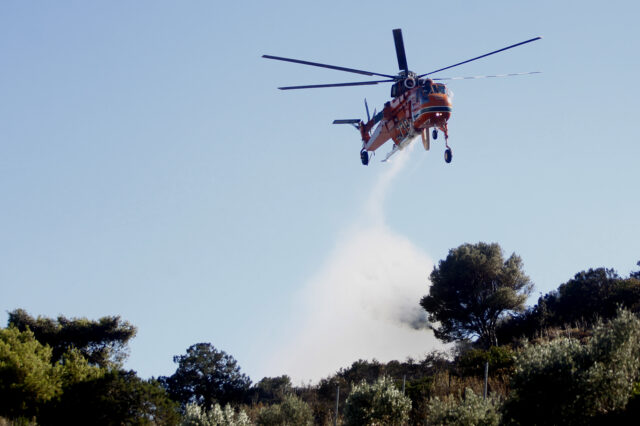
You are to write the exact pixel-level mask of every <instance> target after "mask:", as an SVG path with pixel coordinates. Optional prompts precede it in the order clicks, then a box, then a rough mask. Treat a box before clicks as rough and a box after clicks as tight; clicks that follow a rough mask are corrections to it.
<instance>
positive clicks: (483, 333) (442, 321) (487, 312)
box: [420, 242, 533, 347]
mask: <svg viewBox="0 0 640 426" xmlns="http://www.w3.org/2000/svg"><path fill="white" fill-rule="evenodd" d="M430 279H431V287H430V289H429V294H428V295H427V296H425V297H423V298H422V300H421V301H420V305H421V306H422V307H423V308H424V309H425V310H426V311H427V313H428V315H429V321H431V322H432V323H435V324H436V325H435V326H432V328H433V331H434V333H435V335H436V337H437V338H439V339H441V340H443V341H444V342H451V341H454V340H465V339H469V338H477V339H478V341H479V343H481V344H482V345H483V346H485V347H489V346H491V345H497V344H498V342H497V338H496V327H497V324H498V321H499V320H500V319H501V318H503V317H504V316H506V315H507V314H508V313H510V312H514V311H522V310H523V309H524V302H525V300H526V299H527V296H528V295H529V294H530V293H531V291H532V290H533V284H531V282H530V279H529V277H528V276H527V275H525V273H524V271H523V265H522V259H521V258H520V257H519V256H517V255H516V254H515V253H514V254H512V255H511V256H510V257H509V258H508V259H506V260H505V259H504V257H503V255H502V249H501V248H500V246H499V245H498V244H497V243H492V244H487V243H482V242H480V243H477V244H463V245H461V246H460V247H458V248H455V249H452V250H450V251H449V254H448V256H447V258H446V259H444V260H441V261H440V262H439V264H438V266H436V267H434V269H433V272H431V276H430Z"/></svg>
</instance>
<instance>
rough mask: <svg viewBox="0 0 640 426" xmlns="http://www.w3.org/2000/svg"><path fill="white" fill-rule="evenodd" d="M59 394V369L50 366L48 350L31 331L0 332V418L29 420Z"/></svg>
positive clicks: (11, 329) (60, 380) (5, 330)
mask: <svg viewBox="0 0 640 426" xmlns="http://www.w3.org/2000/svg"><path fill="white" fill-rule="evenodd" d="M61 393H62V377H61V375H60V367H59V366H54V365H52V364H51V348H49V347H47V346H44V345H42V344H41V343H40V342H38V341H37V340H36V339H35V337H34V335H33V333H32V332H31V331H28V330H27V331H24V332H21V331H20V330H18V329H17V328H15V327H9V328H7V329H1V330H0V415H1V416H5V417H9V418H15V417H33V416H35V415H36V414H38V411H39V408H40V407H41V406H42V405H43V404H44V403H46V402H48V401H49V400H51V399H53V398H55V397H57V396H59V395H60V394H61Z"/></svg>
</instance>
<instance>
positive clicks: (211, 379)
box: [160, 343, 251, 406]
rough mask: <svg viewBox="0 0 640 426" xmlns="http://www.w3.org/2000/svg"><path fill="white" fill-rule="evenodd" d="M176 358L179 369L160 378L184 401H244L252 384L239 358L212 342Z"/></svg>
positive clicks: (198, 402)
mask: <svg viewBox="0 0 640 426" xmlns="http://www.w3.org/2000/svg"><path fill="white" fill-rule="evenodd" d="M173 362H175V363H177V364H178V368H177V369H176V372H175V373H174V374H173V375H172V376H170V377H161V378H160V380H161V382H162V383H163V384H164V386H165V387H166V389H167V390H168V391H169V394H170V395H171V397H172V398H173V399H174V400H176V401H179V402H180V403H182V404H183V405H186V404H188V403H190V402H195V403H197V404H199V405H202V406H206V405H212V404H214V403H216V402H217V403H219V404H227V403H230V402H241V401H242V399H243V398H244V396H245V393H246V391H247V390H248V389H249V386H250V385H251V380H250V379H249V377H247V376H246V375H245V374H242V373H241V372H240V367H239V366H238V363H237V361H236V360H235V359H234V358H233V357H232V356H231V355H228V354H227V353H226V352H224V351H218V350H217V349H216V348H214V347H213V345H211V344H210V343H196V344H195V345H192V346H190V347H189V348H188V349H187V353H186V355H179V356H175V357H173Z"/></svg>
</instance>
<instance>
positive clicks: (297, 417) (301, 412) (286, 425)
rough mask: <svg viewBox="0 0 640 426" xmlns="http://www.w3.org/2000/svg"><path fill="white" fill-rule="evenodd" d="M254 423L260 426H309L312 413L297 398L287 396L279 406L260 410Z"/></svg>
mask: <svg viewBox="0 0 640 426" xmlns="http://www.w3.org/2000/svg"><path fill="white" fill-rule="evenodd" d="M256 423H257V424H258V425H260V426H310V425H312V424H313V411H312V410H311V408H310V407H309V405H308V404H307V403H306V402H304V401H303V400H301V399H300V398H298V397H297V396H295V395H287V396H286V397H285V398H284V400H283V401H282V402H281V403H280V404H274V405H269V406H266V407H264V408H262V409H261V410H260V413H259V414H258V419H257V421H256Z"/></svg>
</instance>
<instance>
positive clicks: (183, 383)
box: [0, 243, 640, 426]
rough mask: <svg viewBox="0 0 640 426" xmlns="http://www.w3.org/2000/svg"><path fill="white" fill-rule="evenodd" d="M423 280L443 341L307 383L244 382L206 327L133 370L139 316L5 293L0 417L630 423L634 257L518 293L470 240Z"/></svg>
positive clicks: (519, 287) (499, 264) (638, 400)
mask: <svg viewBox="0 0 640 426" xmlns="http://www.w3.org/2000/svg"><path fill="white" fill-rule="evenodd" d="M638 266H640V262H638ZM430 280H431V283H432V284H431V286H429V283H428V282H426V281H425V293H427V292H428V293H427V294H425V296H424V297H423V298H422V299H421V300H416V304H420V305H421V306H422V307H423V308H424V309H425V310H426V312H427V314H428V316H429V320H430V321H431V324H432V330H433V331H434V332H435V334H436V336H437V337H438V338H439V339H441V340H442V341H444V342H452V343H454V345H453V349H452V350H451V351H450V352H447V353H442V352H431V353H427V354H425V355H424V357H422V358H421V359H411V358H408V359H406V360H402V361H390V362H386V363H383V362H379V361H376V360H354V362H353V363H352V364H351V365H350V366H345V367H344V368H341V369H340V370H338V371H337V372H336V373H335V374H333V375H331V376H329V377H326V378H324V379H322V380H320V381H319V382H318V383H315V384H309V385H305V386H294V384H293V383H292V381H291V379H290V378H289V377H288V376H286V375H284V376H280V377H264V378H262V379H260V380H259V381H257V382H255V383H254V382H253V381H252V380H251V378H249V377H248V376H247V375H246V374H244V373H243V372H242V370H241V367H240V366H239V365H238V363H237V361H236V360H235V359H234V358H233V356H232V355H230V354H227V353H226V352H224V351H222V350H220V349H218V348H216V346H214V345H213V344H211V343H195V344H193V345H191V346H190V347H189V348H187V349H186V350H185V353H184V354H180V355H176V356H175V357H174V358H173V360H174V362H175V364H176V370H175V373H174V374H172V375H171V376H167V377H159V378H152V379H149V380H144V379H141V378H140V377H138V375H137V373H136V372H135V371H128V370H126V369H124V368H123V361H124V359H125V358H126V356H127V354H128V342H129V341H130V340H131V339H132V338H134V337H135V334H136V328H135V326H134V325H132V324H130V323H128V322H127V321H124V320H122V319H121V318H120V317H118V316H112V317H104V318H99V319H97V320H90V319H86V318H67V317H64V316H59V317H58V318H46V317H41V316H38V317H34V316H32V315H31V314H30V313H28V312H26V311H24V310H22V309H16V310H14V311H12V312H10V313H9V320H8V324H7V327H6V328H3V329H0V426H2V425H13V424H15V425H50V424H71V425H74V424H93V425H116V424H117V425H120V424H136V425H154V424H158V425H254V424H255V425H313V424H317V425H332V424H336V423H337V424H343V425H408V424H410V425H429V424H434V425H436V424H437V425H445V424H452V425H453V424H456V425H457V424H462V425H499V424H505V425H544V424H568V425H574V424H575V425H578V424H635V421H637V418H638V415H640V319H639V315H640V271H638V272H634V273H631V274H630V275H629V276H627V277H623V276H619V275H618V274H617V273H616V271H614V270H612V269H606V268H597V269H588V270H585V271H581V272H578V273H576V274H575V276H574V277H573V278H572V279H570V280H569V281H567V282H566V283H562V284H560V285H559V286H558V288H557V289H556V290H554V291H552V292H549V293H547V294H545V295H542V296H541V297H540V298H539V299H538V301H537V303H536V304H535V305H534V306H531V307H528V308H527V307H525V305H524V303H525V300H526V298H527V296H529V295H530V294H531V292H532V290H533V284H532V283H531V281H530V279H529V277H527V276H526V274H525V273H524V271H523V261H522V259H521V258H520V257H519V256H517V255H515V254H513V255H511V256H509V257H507V258H506V259H505V257H504V256H503V253H502V250H501V248H500V246H499V245H498V244H495V243H494V244H486V243H477V244H464V245H462V246H460V247H457V248H455V249H452V250H450V251H449V253H448V256H447V257H446V258H445V259H443V260H441V261H440V262H439V263H438V265H437V266H436V267H435V268H434V269H433V271H432V272H431V276H430ZM220 343H221V342H217V343H216V344H220ZM487 366H488V370H486V368H487ZM485 371H487V372H488V376H487V381H486V397H485ZM336 413H337V417H336Z"/></svg>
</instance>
